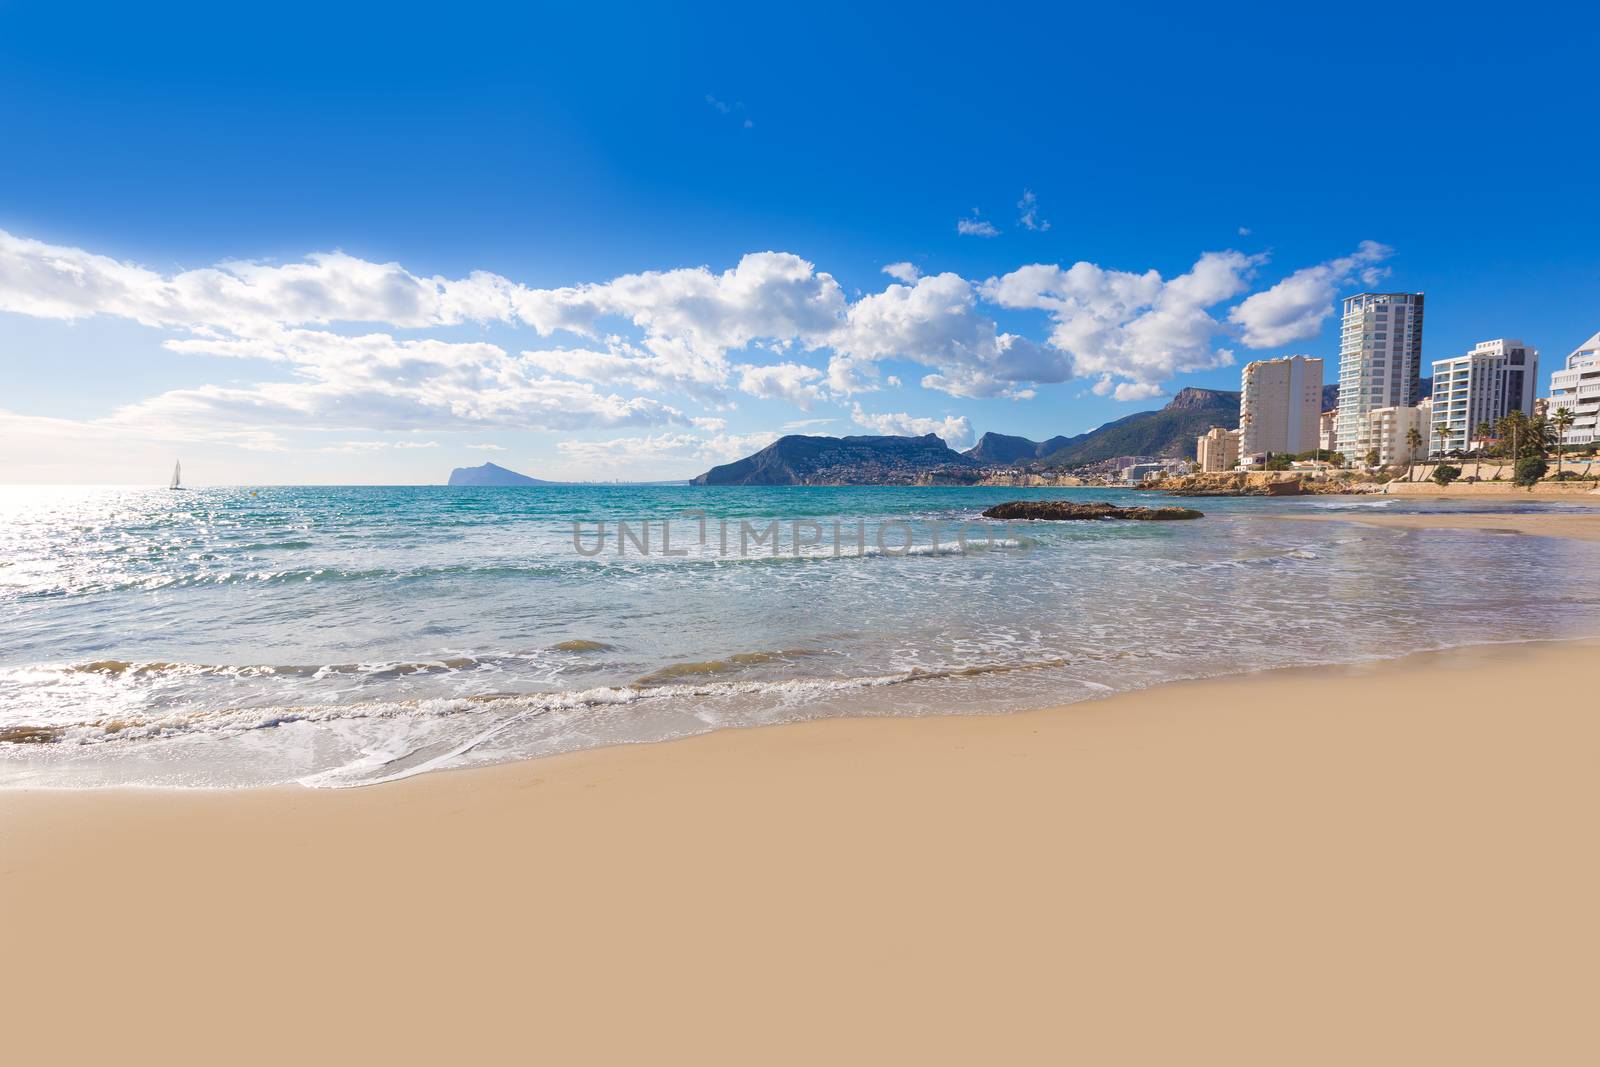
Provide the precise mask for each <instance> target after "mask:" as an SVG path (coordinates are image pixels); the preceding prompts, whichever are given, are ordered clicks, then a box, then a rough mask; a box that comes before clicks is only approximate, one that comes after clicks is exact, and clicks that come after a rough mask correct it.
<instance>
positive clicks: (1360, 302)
mask: <svg viewBox="0 0 1600 1067" xmlns="http://www.w3.org/2000/svg"><path fill="white" fill-rule="evenodd" d="M1421 377H1422V294H1421V293H1362V294H1361V295H1359V296H1351V297H1346V298H1345V302H1344V323H1343V326H1342V327H1341V329H1340V332H1339V419H1338V423H1337V438H1336V444H1337V445H1338V451H1340V452H1343V453H1344V454H1345V457H1346V458H1347V459H1349V460H1350V461H1351V462H1360V458H1361V457H1362V456H1365V455H1366V454H1367V452H1368V451H1369V450H1370V449H1371V448H1372V439H1371V433H1372V420H1371V418H1370V415H1371V414H1372V411H1373V409H1375V408H1389V407H1402V408H1409V407H1415V406H1416V404H1417V393H1418V382H1419V380H1420V379H1421Z"/></svg>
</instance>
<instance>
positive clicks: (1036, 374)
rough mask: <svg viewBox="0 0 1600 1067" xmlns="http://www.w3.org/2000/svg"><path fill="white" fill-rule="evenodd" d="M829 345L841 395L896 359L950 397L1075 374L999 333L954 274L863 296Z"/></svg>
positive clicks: (1053, 354) (1055, 354)
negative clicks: (874, 366)
mask: <svg viewBox="0 0 1600 1067" xmlns="http://www.w3.org/2000/svg"><path fill="white" fill-rule="evenodd" d="M832 345H833V348H834V349H835V351H836V353H837V355H836V357H835V359H834V363H833V364H832V365H830V367H829V384H830V386H831V387H832V388H833V389H834V390H835V391H836V392H840V393H850V392H860V391H862V390H861V389H860V388H855V386H858V385H859V384H860V382H861V380H862V379H863V377H865V376H866V375H869V374H870V372H864V371H863V367H865V366H868V365H870V364H871V363H873V362H876V361H879V360H884V359H891V358H900V359H907V360H910V361H912V362H915V363H919V364H921V365H923V366H925V367H929V368H931V369H932V370H933V371H934V373H932V374H929V375H928V376H927V377H925V378H923V380H922V384H923V385H924V386H926V387H927V388H930V389H937V390H940V391H941V392H946V393H950V394H951V395H953V396H1000V395H1005V394H1006V393H1007V392H1008V391H1009V390H1011V389H1012V388H1014V387H1016V386H1018V385H1020V384H1022V383H1033V382H1061V381H1065V380H1066V379H1067V378H1069V377H1071V376H1072V367H1071V360H1070V359H1069V358H1068V357H1067V356H1066V355H1065V354H1064V353H1062V352H1059V351H1054V350H1051V349H1048V348H1046V347H1044V346H1042V345H1038V344H1035V343H1034V342H1032V341H1029V340H1027V339H1026V338H1023V337H1019V336H1017V335H1016V334H1009V333H1001V332H1000V330H999V328H998V327H997V326H996V325H995V322H994V320H993V319H992V318H990V317H989V316H987V315H984V314H982V313H981V312H979V310H978V306H977V295H976V293H975V292H974V290H973V286H972V283H971V282H969V281H967V280H966V279H965V278H962V277H961V276H960V275H957V274H951V273H944V274H931V275H928V276H926V277H923V278H919V279H918V280H917V282H916V284H914V285H891V286H889V287H888V288H887V289H885V290H884V291H883V292H881V293H875V294H873V295H870V296H865V297H862V298H861V299H860V300H858V301H856V303H855V304H854V305H852V306H851V308H850V311H849V314H848V315H847V316H846V319H845V322H844V324H843V326H842V327H841V328H840V329H839V330H838V331H837V332H836V333H835V335H834V336H833V338H832Z"/></svg>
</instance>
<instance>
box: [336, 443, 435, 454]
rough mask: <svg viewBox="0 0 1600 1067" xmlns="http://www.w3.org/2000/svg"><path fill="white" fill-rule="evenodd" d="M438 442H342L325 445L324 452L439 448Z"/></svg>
mask: <svg viewBox="0 0 1600 1067" xmlns="http://www.w3.org/2000/svg"><path fill="white" fill-rule="evenodd" d="M438 447H439V442H438V441H341V442H340V443H339V444H336V445H325V446H323V448H322V449H321V451H323V452H357V453H360V452H382V451H384V450H385V449H402V450H404V449H412V448H438Z"/></svg>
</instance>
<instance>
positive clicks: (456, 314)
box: [0, 196, 1389, 458]
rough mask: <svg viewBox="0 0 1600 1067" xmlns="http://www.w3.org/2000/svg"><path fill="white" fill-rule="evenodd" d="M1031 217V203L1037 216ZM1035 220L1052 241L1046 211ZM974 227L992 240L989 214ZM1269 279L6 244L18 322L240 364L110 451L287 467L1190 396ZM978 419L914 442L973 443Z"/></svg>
mask: <svg viewBox="0 0 1600 1067" xmlns="http://www.w3.org/2000/svg"><path fill="white" fill-rule="evenodd" d="M1024 205H1026V207H1027V208H1031V207H1033V206H1034V201H1033V200H1031V199H1029V198H1028V197H1026V196H1025V199H1024ZM1024 214H1027V210H1026V209H1024ZM1032 218H1033V224H1034V226H1035V227H1036V228H1042V227H1043V225H1044V223H1043V220H1041V219H1039V218H1038V216H1037V212H1036V210H1035V211H1034V214H1033V216H1032ZM963 221H964V222H965V223H969V224H979V223H981V224H982V225H983V226H987V227H988V228H989V230H990V231H992V232H997V231H994V228H993V227H992V226H989V224H988V223H986V222H984V221H983V220H982V219H981V218H980V217H979V216H978V215H977V214H976V213H974V216H973V218H972V219H968V220H963ZM1021 225H1023V226H1024V227H1026V226H1027V225H1028V223H1027V222H1026V221H1022V222H1021ZM1388 254H1389V250H1388V249H1386V248H1384V247H1383V246H1382V245H1377V244H1375V243H1373V242H1367V243H1365V244H1363V245H1362V246H1361V247H1360V248H1359V249H1358V250H1357V252H1356V253H1354V254H1353V255H1351V256H1347V257H1343V258H1341V259H1336V260H1332V261H1329V262H1328V263H1323V264H1319V265H1317V266H1314V267H1308V268H1305V269H1303V270H1299V271H1295V272H1294V273H1292V274H1290V275H1289V276H1288V277H1286V278H1284V279H1283V280H1282V281H1280V282H1278V283H1277V284H1276V285H1273V286H1272V287H1270V288H1269V289H1266V290H1264V291H1263V292H1260V293H1257V294H1255V295H1254V296H1248V297H1246V298H1245V299H1244V300H1243V301H1242V302H1239V303H1238V304H1237V305H1236V306H1235V307H1234V308H1233V309H1232V310H1231V312H1230V313H1229V316H1228V322H1229V324H1231V326H1232V327H1233V330H1234V332H1236V333H1237V334H1239V335H1240V336H1242V337H1243V339H1244V341H1245V343H1246V344H1250V345H1252V346H1262V345H1270V344H1277V343H1282V342H1283V341H1285V340H1289V339H1298V338H1301V337H1304V336H1307V335H1308V334H1307V331H1310V332H1315V330H1316V329H1317V328H1318V327H1319V326H1320V324H1321V323H1322V321H1323V320H1324V319H1325V318H1326V315H1327V314H1328V313H1330V310H1331V308H1330V305H1331V301H1332V298H1333V296H1334V295H1335V294H1336V291H1337V288H1338V286H1340V285H1343V284H1346V283H1348V282H1349V281H1351V280H1353V279H1356V278H1360V279H1361V280H1362V281H1363V282H1369V283H1370V281H1372V280H1375V272H1377V271H1379V270H1381V268H1380V266H1379V263H1380V261H1381V260H1382V259H1383V258H1385V257H1386V256H1387V255H1388ZM1264 260H1265V257H1263V256H1249V255H1245V254H1243V253H1240V252H1235V251H1223V252H1208V253H1206V254H1205V255H1202V256H1201V257H1199V259H1198V260H1197V261H1196V262H1195V263H1194V265H1193V266H1192V267H1191V268H1190V269H1189V270H1187V271H1186V272H1184V273H1182V274H1179V275H1178V276H1176V277H1173V278H1170V279H1166V278H1163V277H1162V276H1161V275H1160V274H1159V273H1157V272H1156V271H1153V270H1150V271H1144V272H1142V273H1140V272H1128V271H1118V270H1111V269H1107V268H1103V267H1100V266H1098V265H1096V264H1092V263H1076V264H1073V265H1071V266H1070V267H1062V266H1059V265H1054V264H1043V263H1038V264H1031V265H1028V266H1023V267H1020V268H1018V269H1016V270H1013V271H1011V272H1009V273H1007V274H1003V275H1000V276H998V277H993V278H989V279H988V280H987V281H984V282H982V283H981V284H975V283H974V282H972V281H970V280H968V279H965V278H963V277H961V276H959V275H957V274H954V273H948V272H947V273H940V274H932V275H924V274H922V273H921V272H920V271H919V270H918V269H917V268H916V266H915V265H914V264H912V263H910V262H909V261H903V262H899V263H893V264H890V265H889V266H887V267H885V268H883V269H884V271H885V272H886V273H888V274H889V275H890V277H891V278H893V279H894V281H893V282H890V283H888V284H886V285H885V287H884V288H883V289H882V290H881V291H878V292H870V293H867V294H866V295H863V296H860V297H859V298H857V299H856V300H854V301H853V302H852V301H851V300H850V299H848V298H847V296H846V295H845V293H844V291H843V289H842V288H841V286H840V285H839V283H838V282H837V281H836V280H835V279H834V277H833V276H832V275H830V274H828V273H827V272H825V271H821V270H818V269H817V267H816V266H815V265H814V264H813V263H811V262H810V261H808V260H806V259H803V258H801V257H799V256H796V255H793V254H791V253H786V252H778V251H766V252H753V253H750V254H748V255H745V256H743V257H741V258H740V259H739V260H738V261H737V263H735V264H734V265H733V266H732V267H730V268H727V269H724V270H720V271H719V270H713V269H711V268H710V267H706V266H698V267H680V268H675V269H670V270H661V271H644V272H639V273H631V274H624V275H621V276H618V277H615V278H612V279H610V280H608V281H600V282H592V283H585V284H578V285H573V286H568V287H562V288H546V289H535V288H529V287H527V286H524V285H521V284H519V283H517V282H514V281H511V280H510V279H507V278H505V277H502V276H500V275H497V274H491V273H488V272H482V271H475V272H471V273H469V274H467V275H466V276H465V277H461V278H453V279H452V278H443V277H438V276H434V277H429V276H425V275H421V274H416V273H413V272H411V271H409V270H407V269H406V268H404V267H401V266H400V265H398V264H395V263H375V262H369V261H366V260H362V259H359V258H357V257H354V256H350V255H347V254H344V253H339V252H332V253H317V254H313V255H308V256H306V257H305V258H304V259H303V260H302V261H299V262H294V263H283V264H267V263H254V262H232V263H223V264H218V265H216V266H212V267H206V268H201V269H197V270H181V271H175V272H172V271H169V272H165V273H163V272H159V271H154V270H151V269H149V268H146V267H143V266H140V265H137V264H134V263H129V262H125V261H122V260H117V259H113V258H110V257H106V256H102V255H98V254H96V253H93V252H89V251H86V250H83V249H77V248H70V247H65V246H60V245H51V244H47V243H44V242H40V241H35V240H31V239H28V238H22V237H16V236H13V235H11V234H8V233H5V232H3V231H0V310H4V311H11V312H15V313H19V314H24V315H31V316H36V317H45V318H55V319H69V320H70V319H78V318H83V317H86V316H90V315H108V316H117V317H121V318H124V319H128V320H131V321H135V322H139V323H144V324H146V325H149V326H151V327H154V328H157V329H161V330H164V331H167V333H168V336H167V337H166V338H165V339H164V341H163V343H164V345H165V347H166V348H167V349H168V350H170V351H172V352H177V353H181V354H184V355H190V356H204V357H210V358H214V359H223V360H232V361H241V363H242V364H244V365H240V366H238V367H237V369H230V370H229V371H228V374H227V377H228V378H229V379H232V381H231V382H230V384H227V385H215V384H206V385H197V386H195V387H192V388H188V389H180V390H173V391H170V392H166V393H162V394H160V395H158V396H153V397H150V398H148V399H147V400H143V401H139V402H137V403H134V404H129V405H126V406H124V407H122V408H119V409H117V410H116V411H115V412H113V413H111V414H110V415H108V416H106V417H105V418H103V419H100V420H96V421H97V426H98V429H97V430H96V431H95V432H101V431H104V432H107V433H112V432H120V431H130V432H131V431H132V430H134V429H137V430H138V431H139V432H141V433H144V434H146V435H147V436H149V435H154V434H166V435H168V436H169V437H170V438H171V439H178V440H198V439H204V440H209V441H231V442H235V443H238V444H240V445H242V446H244V447H250V448H258V449H269V448H279V447H284V439H283V434H285V433H288V432H291V431H294V430H308V431H317V432H328V433H345V432H349V431H354V430H358V429H360V430H368V431H373V432H393V431H413V430H429V431H433V432H439V433H443V432H453V431H469V432H470V431H478V432H482V431H484V430H487V429H533V430H557V431H580V430H592V429H597V428H602V429H603V428H608V427H609V428H630V429H634V430H636V431H639V432H641V433H642V434H643V436H641V437H639V438H637V440H651V439H659V440H657V442H656V444H657V446H662V447H664V444H663V443H664V442H667V441H669V440H677V439H678V438H682V440H681V441H678V443H677V444H676V445H674V446H673V447H675V448H678V449H680V451H681V449H685V448H690V447H698V448H709V447H711V446H710V445H704V444H702V445H697V446H691V445H689V444H688V443H687V442H688V441H690V440H698V441H702V442H705V441H715V440H722V439H732V438H731V437H730V435H728V434H727V433H726V429H727V424H726V420H723V419H721V418H717V417H713V416H712V414H711V413H710V412H707V411H702V412H700V413H699V414H698V415H697V416H695V417H691V416H690V415H688V414H686V413H685V412H684V411H682V410H680V408H679V407H678V406H674V405H673V404H669V403H667V402H666V401H665V400H664V399H662V398H663V397H664V396H667V395H669V394H671V395H673V397H674V400H675V401H676V397H680V396H681V397H686V398H690V399H692V400H694V401H696V402H698V403H699V404H700V405H701V406H702V407H704V408H710V409H713V410H715V411H719V412H720V411H725V410H728V409H730V408H732V406H733V404H734V401H735V399H736V398H737V397H738V396H739V395H740V394H743V395H747V396H754V397H760V398H764V399H769V400H774V401H780V402H783V403H787V404H791V405H793V406H795V407H797V408H799V409H801V410H802V411H805V410H811V409H813V408H814V407H815V406H816V405H818V404H819V403H824V402H828V401H837V400H840V399H843V398H848V397H850V396H852V395H855V394H865V393H869V392H872V391H873V390H875V389H877V388H878V387H879V384H880V383H881V382H887V383H889V384H891V385H897V384H898V383H899V378H898V377H897V374H903V373H904V370H903V369H902V368H901V367H900V366H893V367H889V368H884V367H883V364H885V363H888V362H895V363H899V364H909V365H912V366H915V367H918V368H920V369H921V371H922V376H921V378H920V382H921V384H922V385H923V386H924V387H925V388H929V389H934V390H938V391H942V392H944V393H946V394H949V395H952V396H960V397H994V396H1007V397H1011V398H1014V399H1022V398H1027V397H1031V396H1033V395H1034V390H1035V388H1036V387H1037V386H1040V385H1046V384H1052V383H1059V382H1064V381H1067V380H1069V379H1073V378H1077V379H1084V380H1087V381H1089V382H1092V383H1094V386H1093V388H1094V389H1095V390H1096V391H1097V392H1098V393H1100V394H1101V395H1106V396H1113V397H1116V398H1119V399H1125V400H1133V399H1148V398H1150V397H1153V396H1156V395H1160V394H1161V393H1162V392H1164V391H1165V389H1166V383H1168V382H1169V381H1171V380H1172V379H1173V378H1174V377H1175V376H1177V375H1180V374H1184V373H1191V372H1195V371H1200V370H1206V369H1210V368H1214V367H1219V366H1225V365H1227V364H1228V363H1230V362H1231V361H1232V358H1233V356H1232V353H1231V352H1230V351H1229V350H1228V349H1227V348H1218V347H1216V345H1215V342H1216V340H1217V335H1218V334H1219V333H1223V332H1224V325H1223V324H1222V323H1219V322H1218V320H1217V318H1216V317H1215V316H1214V314H1213V312H1214V309H1215V308H1216V306H1217V305H1219V304H1222V303H1224V302H1230V301H1233V300H1234V299H1235V298H1237V297H1239V296H1241V295H1243V294H1245V293H1246V292H1247V290H1248V287H1249V283H1250V280H1251V277H1252V275H1253V273H1254V271H1255V270H1256V268H1257V267H1258V266H1259V265H1260V264H1261V263H1262V262H1264ZM994 308H1000V309H1004V310H1007V311H1037V312H1040V313H1042V314H1043V315H1044V316H1045V317H1046V318H1047V320H1048V324H1049V325H1048V337H1047V338H1038V339H1036V338H1034V337H1029V336H1024V335H1023V334H1022V333H1013V332H1008V331H1007V330H1004V329H1001V328H1000V326H999V325H998V323H997V322H996V320H995V318H994V314H993V311H994ZM473 323H485V324H498V325H499V326H500V327H501V328H503V329H506V330H511V329H518V328H521V329H524V330H529V331H532V333H533V334H537V335H538V336H539V338H541V341H540V342H539V343H537V344H530V345H528V346H527V347H526V348H524V349H522V350H521V351H519V352H516V353H515V354H512V353H509V352H507V351H506V350H505V349H504V348H503V347H501V345H499V344H494V343H489V342H488V341H485V340H481V339H479V340H472V339H469V336H470V335H469V331H470V329H471V326H470V325H469V324H473ZM372 324H380V325H381V327H382V328H375V327H374V326H373V325H372ZM446 329H449V330H451V331H452V332H451V333H449V334H446V335H445V336H417V335H416V334H417V333H427V332H439V331H443V330H446ZM405 331H414V332H413V333H410V334H408V333H406V332H405ZM557 335H560V337H559V339H555V338H556V337H557ZM447 338H449V339H447ZM544 338H552V340H549V341H544V340H542V339H544ZM249 363H260V364H269V363H270V364H272V365H273V366H272V367H270V368H266V367H258V368H255V369H257V370H262V371H264V372H265V373H263V374H262V375H261V376H262V377H263V378H265V379H268V380H263V381H260V382H258V383H256V384H249V383H248V381H243V379H245V378H246V377H247V375H248V374H249V373H250V370H251V369H252V368H250V367H249V366H248V364H249ZM886 370H888V371H894V372H896V373H887V374H886V373H885V371H886ZM855 410H856V411H857V412H860V415H859V416H858V417H857V421H859V420H860V419H869V420H872V421H871V422H870V423H863V425H871V426H873V427H874V428H883V427H887V426H894V427H898V428H899V429H901V430H903V431H909V430H910V429H911V428H912V426H913V423H911V422H906V421H904V420H908V419H911V418H912V417H911V416H908V415H892V414H891V415H876V414H868V413H866V412H863V411H861V409H860V408H859V405H858V406H857V407H856V408H855ZM883 420H891V421H889V422H884V421H883ZM961 422H962V420H959V419H955V418H953V417H950V418H946V419H944V420H942V421H939V420H929V419H918V420H915V426H919V427H927V428H934V432H940V433H941V434H942V435H946V436H954V437H955V438H956V439H957V440H966V439H967V437H966V433H967V432H970V428H967V430H965V431H964V430H963V427H962V425H961ZM691 427H693V428H694V429H695V430H696V431H697V432H698V436H697V434H696V433H689V432H687V431H688V430H689V428H691ZM646 431H648V432H646ZM705 435H710V436H705ZM163 439H165V438H163ZM619 440H621V438H619ZM630 440H634V438H630ZM640 447H644V446H642V445H641V446H640ZM684 458H688V457H684Z"/></svg>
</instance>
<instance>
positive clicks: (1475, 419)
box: [1428, 338, 1539, 455]
mask: <svg viewBox="0 0 1600 1067" xmlns="http://www.w3.org/2000/svg"><path fill="white" fill-rule="evenodd" d="M1538 377H1539V351H1538V349H1534V348H1529V347H1528V346H1527V345H1525V344H1523V343H1522V342H1521V341H1513V340H1509V339H1507V338H1501V339H1499V340H1496V341H1479V342H1478V343H1477V344H1476V345H1474V346H1473V347H1472V351H1471V352H1468V353H1467V354H1466V355H1464V356H1455V357H1454V358H1452V359H1436V360H1434V361H1433V419H1432V422H1431V425H1430V427H1429V431H1428V434H1429V440H1428V452H1429V454H1430V455H1433V454H1437V453H1439V452H1442V451H1448V449H1447V448H1446V447H1445V442H1444V439H1443V438H1442V437H1441V436H1440V434H1439V429H1440V427H1445V426H1448V427H1449V428H1450V430H1451V433H1450V440H1449V448H1470V447H1472V441H1473V438H1474V435H1475V434H1476V433H1477V430H1478V427H1479V426H1482V425H1483V424H1484V423H1488V424H1489V425H1491V426H1493V425H1494V424H1495V423H1496V422H1498V421H1500V420H1501V419H1502V418H1504V417H1505V416H1507V415H1509V414H1510V413H1511V412H1513V411H1520V412H1522V413H1523V414H1524V415H1532V414H1533V401H1534V394H1535V387H1536V386H1537V385H1538Z"/></svg>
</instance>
